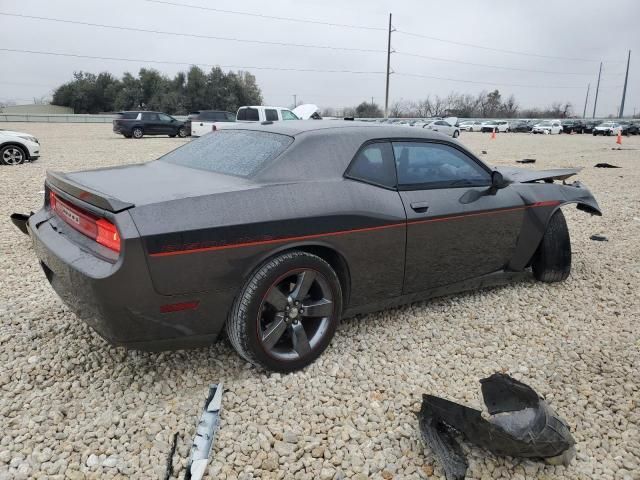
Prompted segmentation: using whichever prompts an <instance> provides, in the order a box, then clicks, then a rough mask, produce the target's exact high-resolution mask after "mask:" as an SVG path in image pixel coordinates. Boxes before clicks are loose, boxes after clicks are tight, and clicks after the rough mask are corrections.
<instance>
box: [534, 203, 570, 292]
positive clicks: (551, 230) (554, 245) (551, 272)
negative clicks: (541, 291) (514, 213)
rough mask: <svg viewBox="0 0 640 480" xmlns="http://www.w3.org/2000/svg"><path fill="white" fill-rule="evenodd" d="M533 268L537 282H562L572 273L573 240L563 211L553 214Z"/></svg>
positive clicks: (537, 251)
mask: <svg viewBox="0 0 640 480" xmlns="http://www.w3.org/2000/svg"><path fill="white" fill-rule="evenodd" d="M531 268H532V270H533V275H534V276H535V278H536V280H539V281H541V282H548V283H551V282H561V281H563V280H565V279H566V278H567V277H568V276H569V273H570V272H571V238H570V237H569V229H568V228H567V222H566V221H565V219H564V215H563V214H562V211H561V210H557V211H556V213H554V214H553V216H552V217H551V219H550V220H549V223H548V225H547V229H546V231H545V232H544V236H543V237H542V241H541V242H540V245H539V246H538V249H537V250H536V253H535V254H534V255H533V260H532V262H531Z"/></svg>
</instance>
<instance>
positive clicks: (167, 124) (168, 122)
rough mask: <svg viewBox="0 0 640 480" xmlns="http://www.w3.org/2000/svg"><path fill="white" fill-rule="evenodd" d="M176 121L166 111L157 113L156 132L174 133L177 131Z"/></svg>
mask: <svg viewBox="0 0 640 480" xmlns="http://www.w3.org/2000/svg"><path fill="white" fill-rule="evenodd" d="M177 123H178V122H176V120H175V119H174V118H173V117H170V116H169V115H167V114H166V113H159V114H158V131H159V132H158V133H163V134H166V135H175V134H176V133H177V130H178V128H177Z"/></svg>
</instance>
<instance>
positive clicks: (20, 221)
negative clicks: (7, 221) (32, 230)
mask: <svg viewBox="0 0 640 480" xmlns="http://www.w3.org/2000/svg"><path fill="white" fill-rule="evenodd" d="M31 215H33V212H31V214H30V215H25V214H24V213H12V214H11V221H12V222H13V224H14V225H15V226H16V227H18V228H19V229H20V231H21V232H22V233H24V234H25V235H29V231H28V230H27V222H28V221H29V217H30V216H31Z"/></svg>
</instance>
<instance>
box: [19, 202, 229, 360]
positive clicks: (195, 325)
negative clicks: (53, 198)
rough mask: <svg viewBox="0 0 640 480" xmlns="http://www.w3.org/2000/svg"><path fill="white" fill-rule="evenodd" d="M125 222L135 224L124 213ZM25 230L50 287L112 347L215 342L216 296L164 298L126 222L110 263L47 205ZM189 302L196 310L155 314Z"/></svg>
mask: <svg viewBox="0 0 640 480" xmlns="http://www.w3.org/2000/svg"><path fill="white" fill-rule="evenodd" d="M125 213H126V212H125ZM126 215H127V216H128V213H126ZM129 221H130V222H131V226H132V227H133V228H135V226H134V225H133V222H132V221H131V220H130V217H129ZM118 226H119V228H121V227H122V224H121V223H119V225H118ZM27 230H28V232H29V235H30V236H31V239H32V243H33V248H34V250H35V252H36V255H37V257H38V259H39V260H40V265H41V267H42V269H43V271H44V273H45V275H46V278H47V280H48V281H49V283H50V284H51V286H52V288H53V289H54V291H55V292H56V293H57V294H58V296H59V297H60V298H61V299H62V301H63V302H64V303H65V304H66V305H67V306H68V307H69V309H70V310H71V311H72V312H73V313H75V314H76V316H77V317H78V318H80V319H81V320H83V321H84V322H85V323H87V324H88V325H89V326H90V327H91V328H93V329H94V330H95V331H96V332H97V333H98V334H99V335H100V336H101V337H103V338H104V339H105V340H107V341H108V342H109V343H111V344H113V345H120V346H124V347H127V348H135V349H143V350H167V349H178V348H189V347H197V346H202V345H207V344H210V343H211V342H212V341H213V340H215V338H216V336H217V334H218V333H219V331H220V329H221V328H222V326H223V325H224V320H225V319H226V315H225V316H223V317H219V316H218V315H213V317H218V321H215V318H211V315H212V314H213V312H216V313H217V312H218V311H221V310H222V308H216V307H219V304H216V302H223V299H220V298H219V296H216V295H203V293H205V294H206V293H207V292H203V293H200V294H198V295H174V296H167V295H160V294H158V293H157V292H156V291H155V290H154V288H153V284H152V282H151V277H150V275H149V271H148V267H147V264H146V256H145V253H144V251H143V248H142V245H141V242H140V241H139V239H136V238H129V239H125V232H127V230H128V229H127V228H126V226H125V228H124V229H122V230H123V231H121V233H123V239H125V240H123V245H122V254H121V255H120V257H119V258H118V259H117V260H116V261H115V262H114V261H113V260H111V261H110V260H108V259H103V258H101V257H100V256H98V255H96V254H95V253H94V252H92V251H91V249H90V248H87V242H90V241H91V240H90V239H87V238H86V237H84V236H83V235H82V234H80V233H79V232H76V231H75V230H73V229H72V228H71V227H69V226H68V225H67V224H66V223H65V222H64V221H63V220H61V219H59V218H58V217H57V216H55V215H53V214H52V213H51V211H50V210H49V209H48V208H47V207H45V208H43V209H42V210H40V211H39V212H37V213H36V214H34V215H33V216H31V217H30V218H29V221H28V222H27ZM125 258H126V262H125V261H124V259H125ZM225 300H227V299H225ZM194 301H195V302H198V307H197V308H196V309H192V310H184V311H173V312H169V313H161V310H162V307H163V306H167V305H174V304H180V303H184V302H194ZM227 301H228V300H227Z"/></svg>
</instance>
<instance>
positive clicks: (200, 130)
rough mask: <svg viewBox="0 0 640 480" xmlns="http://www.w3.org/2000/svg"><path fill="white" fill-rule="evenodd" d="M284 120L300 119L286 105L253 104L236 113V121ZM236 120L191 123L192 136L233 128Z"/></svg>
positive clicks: (241, 108)
mask: <svg viewBox="0 0 640 480" xmlns="http://www.w3.org/2000/svg"><path fill="white" fill-rule="evenodd" d="M283 120H300V119H299V118H298V117H297V116H296V114H295V113H293V112H292V111H291V110H289V109H288V108H284V107H265V106H263V105H252V106H248V107H240V108H239V109H238V112H237V113H236V122H243V123H251V122H279V121H283ZM233 124H234V122H198V124H197V125H194V124H192V125H191V136H192V137H201V136H202V135H204V134H206V133H209V132H215V131H216V130H221V129H224V128H233Z"/></svg>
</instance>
